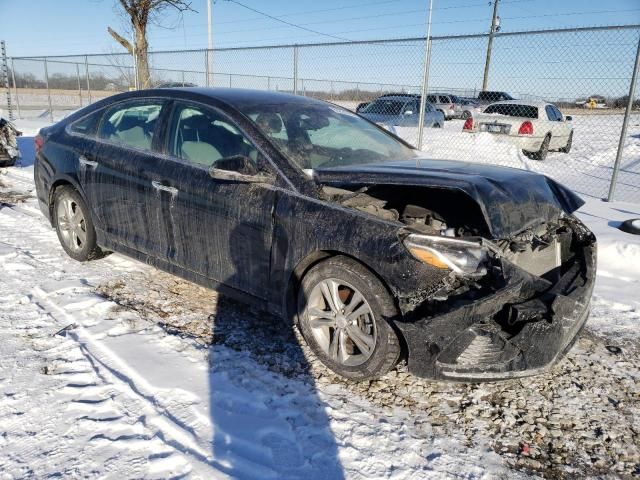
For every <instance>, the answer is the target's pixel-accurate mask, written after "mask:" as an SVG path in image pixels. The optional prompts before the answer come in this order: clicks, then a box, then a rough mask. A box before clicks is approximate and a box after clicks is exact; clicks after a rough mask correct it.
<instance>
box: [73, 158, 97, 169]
mask: <svg viewBox="0 0 640 480" xmlns="http://www.w3.org/2000/svg"><path fill="white" fill-rule="evenodd" d="M78 161H79V162H80V165H84V166H85V167H91V168H96V167H97V166H98V162H96V161H95V160H89V159H88V158H87V157H85V156H84V155H80V156H79V157H78Z"/></svg>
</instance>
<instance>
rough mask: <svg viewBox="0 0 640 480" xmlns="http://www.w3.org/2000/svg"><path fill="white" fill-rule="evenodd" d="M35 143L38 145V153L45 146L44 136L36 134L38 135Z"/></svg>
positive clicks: (34, 140)
mask: <svg viewBox="0 0 640 480" xmlns="http://www.w3.org/2000/svg"><path fill="white" fill-rule="evenodd" d="M33 143H34V144H35V146H36V153H38V152H39V151H40V150H42V147H43V146H44V138H42V137H41V136H40V135H36V137H35V138H34V139H33Z"/></svg>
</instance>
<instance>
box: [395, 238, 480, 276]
mask: <svg viewBox="0 0 640 480" xmlns="http://www.w3.org/2000/svg"><path fill="white" fill-rule="evenodd" d="M403 243H404V246H405V247H406V248H407V250H409V252H410V253H411V255H412V256H413V257H414V258H416V259H417V260H420V261H421V262H423V263H426V264H428V265H431V266H433V267H436V268H441V269H450V270H453V272H455V273H457V274H459V275H465V276H481V275H484V274H485V273H486V272H487V271H486V268H484V263H485V262H486V260H487V255H488V253H489V250H488V249H487V248H486V247H485V246H484V245H483V244H482V242H481V241H480V240H477V241H474V240H460V239H457V238H451V237H439V236H431V235H419V234H411V235H408V236H407V237H405V239H404V241H403Z"/></svg>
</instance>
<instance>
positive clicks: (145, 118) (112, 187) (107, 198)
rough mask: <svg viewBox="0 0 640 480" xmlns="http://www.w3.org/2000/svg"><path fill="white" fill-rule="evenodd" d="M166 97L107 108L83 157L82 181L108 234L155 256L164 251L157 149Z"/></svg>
mask: <svg viewBox="0 0 640 480" xmlns="http://www.w3.org/2000/svg"><path fill="white" fill-rule="evenodd" d="M165 103H166V102H165V101H164V100H163V99H135V100H128V101H124V102H120V103H118V104H116V105H114V106H112V107H110V108H107V109H106V110H105V112H104V115H103V116H102V119H101V121H100V124H99V126H98V131H97V140H96V141H95V142H94V148H93V150H92V151H91V152H87V153H85V154H84V155H82V156H81V157H80V161H79V163H80V169H81V175H80V181H81V183H82V186H83V188H84V190H85V192H86V194H87V197H88V199H89V203H90V204H91V206H92V210H93V212H94V214H95V215H96V217H97V222H96V223H97V225H98V226H99V228H101V229H102V230H103V232H104V233H105V234H106V236H107V239H108V240H110V241H112V242H116V243H119V244H122V245H125V246H127V247H129V248H131V249H134V250H137V251H140V252H143V253H145V254H149V255H153V256H156V257H163V256H166V252H167V247H168V242H167V234H166V229H165V226H164V222H163V218H162V212H161V206H160V204H159V201H160V197H159V195H158V192H159V190H158V187H159V186H160V185H159V184H158V183H157V172H158V171H162V169H163V165H162V164H161V163H162V159H160V158H159V156H158V153H157V151H156V149H155V144H156V143H157V135H156V130H157V127H158V125H157V124H158V118H159V117H160V114H161V111H162V108H163V106H164V105H165Z"/></svg>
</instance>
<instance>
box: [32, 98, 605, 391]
mask: <svg viewBox="0 0 640 480" xmlns="http://www.w3.org/2000/svg"><path fill="white" fill-rule="evenodd" d="M35 145H36V161H35V166H34V176H35V184H36V192H37V197H38V202H39V205H40V208H41V210H42V213H43V214H44V215H45V216H46V217H47V219H48V220H49V221H50V222H51V225H52V226H53V227H54V228H55V229H56V231H57V234H58V238H59V240H60V243H61V245H62V248H63V249H64V250H65V251H66V252H67V253H68V254H69V255H70V256H71V257H72V258H74V259H76V260H79V261H86V260H91V259H95V258H98V257H100V256H101V255H102V254H103V253H104V252H106V251H115V252H120V253H122V254H124V255H128V256H130V257H133V258H136V259H138V260H141V261H144V262H147V263H148V264H151V265H154V266H156V267H158V268H161V269H164V270H166V271H168V272H171V273H174V274H176V275H179V276H181V277H183V278H186V279H188V280H191V281H193V282H196V283H199V284H202V285H205V286H208V287H212V288H217V289H219V290H220V291H221V292H224V293H227V294H232V295H235V296H237V297H239V298H240V299H242V300H244V301H246V302H251V303H254V304H256V305H258V306H259V307H261V308H264V309H267V310H269V311H271V312H273V313H275V314H278V315H281V316H283V317H285V318H287V319H290V320H291V321H292V322H294V323H295V324H296V325H297V326H298V328H299V329H300V331H301V332H302V335H303V337H304V339H305V340H306V342H307V343H308V344H309V347H310V348H311V350H312V351H313V352H314V353H315V355H317V356H318V358H319V359H320V360H321V361H322V362H323V363H324V364H325V365H327V366H328V367H329V368H330V369H332V370H334V371H335V372H337V373H338V374H340V375H342V376H344V377H347V378H350V379H356V380H363V379H368V378H372V377H375V376H379V375H381V374H384V373H385V372H386V371H388V370H389V369H390V368H392V367H393V366H394V365H395V364H396V362H397V361H398V359H399V358H401V356H403V358H406V360H407V361H408V368H409V370H410V371H411V372H413V373H414V374H416V375H419V376H424V377H429V378H439V379H448V380H458V381H460V380H474V381H477V380H490V379H505V378H513V377H518V376H524V375H530V374H534V373H537V372H540V371H542V370H544V369H545V368H547V367H549V366H550V365H552V364H554V363H555V362H556V361H557V360H558V359H559V358H560V357H562V355H563V354H564V353H565V352H566V351H567V350H568V349H569V348H570V347H571V345H572V344H573V342H574V341H575V339H576V336H577V334H578V333H579V331H580V329H581V328H582V326H583V325H584V324H585V322H586V320H587V316H588V313H589V302H590V298H591V291H592V289H593V284H594V279H595V268H596V264H595V249H596V245H595V238H594V236H593V234H592V233H591V232H589V230H588V229H587V228H586V227H585V226H584V225H583V224H582V223H581V222H580V221H579V220H578V219H577V218H576V217H575V216H573V215H572V212H573V211H574V210H576V209H577V208H578V207H580V205H582V204H583V202H582V201H581V200H580V198H579V197H577V196H576V195H575V194H574V193H572V192H571V191H570V190H568V189H567V188H565V187H563V186H562V185H560V184H558V183H557V182H555V181H554V180H552V179H550V178H547V177H545V176H543V175H539V174H536V173H533V172H529V171H524V170H517V169H512V168H504V167H497V166H489V165H483V164H468V163H463V162H456V161H445V160H429V159H424V158H423V159H421V160H419V155H421V152H419V151H417V150H415V149H413V148H412V147H411V146H409V145H408V144H406V143H405V142H403V141H402V140H400V139H399V138H397V137H395V136H394V135H392V134H390V133H389V132H387V131H386V130H385V129H384V128H381V127H378V126H377V125H375V124H373V123H371V122H368V121H367V120H365V119H363V118H361V117H360V116H358V115H356V114H354V113H353V112H350V111H349V110H346V109H344V108H341V107H338V106H336V105H333V104H329V103H326V102H322V101H319V100H314V99H310V98H306V97H302V96H293V95H288V94H284V93H274V92H267V91H252V90H241V89H205V88H194V89H191V88H185V89H182V88H177V89H156V90H142V91H137V92H128V93H123V94H119V95H114V96H111V97H108V98H105V99H103V100H100V101H98V102H95V103H93V104H91V105H89V106H87V107H85V108H83V109H81V110H80V111H78V112H76V113H74V114H73V115H71V116H70V117H68V118H66V119H64V120H62V121H60V122H58V123H56V124H54V125H52V126H50V127H47V128H44V129H42V130H40V132H39V134H38V135H37V136H36V137H35Z"/></svg>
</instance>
